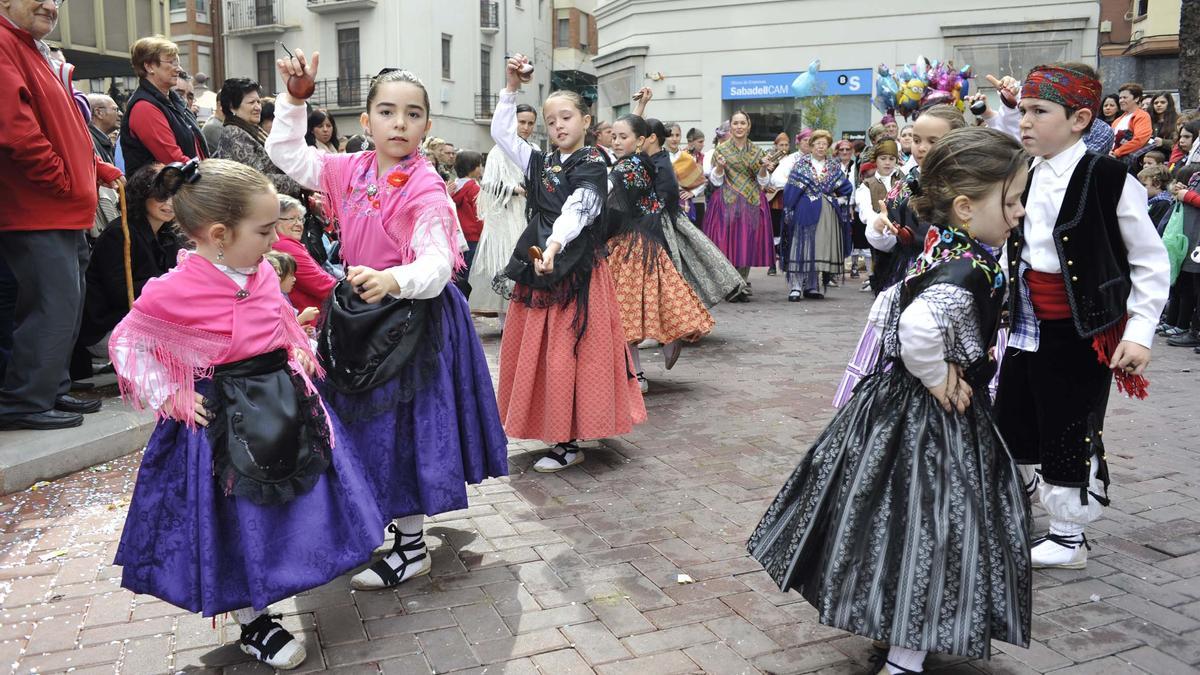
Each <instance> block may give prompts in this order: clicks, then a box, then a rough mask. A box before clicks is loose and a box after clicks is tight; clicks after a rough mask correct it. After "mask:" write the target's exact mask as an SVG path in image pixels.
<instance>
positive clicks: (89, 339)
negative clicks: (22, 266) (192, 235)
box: [71, 164, 184, 380]
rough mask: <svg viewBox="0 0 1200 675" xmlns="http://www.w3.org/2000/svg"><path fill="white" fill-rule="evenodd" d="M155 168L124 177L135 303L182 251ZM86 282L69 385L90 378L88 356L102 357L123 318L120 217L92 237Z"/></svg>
mask: <svg viewBox="0 0 1200 675" xmlns="http://www.w3.org/2000/svg"><path fill="white" fill-rule="evenodd" d="M160 169H162V165H161V164H148V165H146V166H144V167H142V168H140V169H138V170H137V172H135V173H134V174H133V175H132V176H130V177H129V181H128V183H127V184H126V186H125V195H126V202H127V204H128V209H129V234H130V261H131V263H132V265H131V266H132V269H133V295H134V297H135V298H136V297H137V296H139V295H141V293H142V287H143V286H145V285H146V282H147V281H149V280H150V279H153V278H154V277H157V276H161V275H163V274H166V273H167V271H168V270H170V269H171V268H172V267H174V266H175V258H176V256H178V255H179V250H180V249H181V248H183V241H184V240H183V237H182V236H181V235H180V234H179V233H178V231H177V230H176V229H175V210H174V208H173V207H172V205H171V196H170V194H168V193H167V192H166V191H165V190H163V189H162V187H161V186H159V185H156V183H155V178H156V177H157V176H158V172H159V170H160ZM86 279H87V292H86V294H85V295H84V301H83V320H82V322H81V323H80V327H79V339H78V340H77V341H76V343H75V352H74V354H73V355H72V358H71V379H72V380H83V379H87V378H89V377H91V376H92V356H93V354H94V355H96V356H100V357H102V358H104V357H105V356H106V354H107V347H106V345H105V341H106V339H107V337H108V334H109V332H111V331H112V329H113V328H115V327H116V325H117V323H119V322H120V321H121V319H123V318H125V315H126V314H128V313H129V295H128V290H127V287H126V284H125V235H124V233H123V232H122V231H121V219H120V218H117V219H115V220H113V221H112V222H111V223H109V224H108V227H106V228H104V231H103V232H101V233H100V236H99V237H97V238H96V243H95V245H94V246H93V247H92V259H91V262H90V263H89V264H88V268H87V275H86ZM89 348H91V349H89Z"/></svg>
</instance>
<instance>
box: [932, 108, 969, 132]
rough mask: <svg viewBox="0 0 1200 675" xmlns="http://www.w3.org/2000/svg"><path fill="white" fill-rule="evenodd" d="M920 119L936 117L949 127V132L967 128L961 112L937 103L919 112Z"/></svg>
mask: <svg viewBox="0 0 1200 675" xmlns="http://www.w3.org/2000/svg"><path fill="white" fill-rule="evenodd" d="M920 116H921V117H936V118H937V119H939V120H942V121H943V122H945V123H946V124H949V125H950V131H954V130H955V129H962V128H963V127H965V126H967V120H966V118H964V117H963V114H962V112H961V111H959V109H958V108H955V107H954V106H952V105H947V104H945V103H939V104H937V105H934V106H929V108H928V109H926V110H922V111H921V115H920Z"/></svg>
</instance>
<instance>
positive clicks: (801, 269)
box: [780, 155, 854, 297]
mask: <svg viewBox="0 0 1200 675" xmlns="http://www.w3.org/2000/svg"><path fill="white" fill-rule="evenodd" d="M853 192H854V186H853V185H852V184H851V183H850V179H849V178H847V177H846V174H845V173H844V172H843V171H842V167H841V165H840V164H839V163H838V162H836V161H834V160H825V161H823V162H822V161H820V160H817V159H814V158H813V157H812V156H811V155H805V156H803V157H801V158H800V159H799V160H798V161H797V162H796V164H795V166H794V167H792V172H791V174H790V175H789V176H788V182H787V185H786V186H785V187H784V188H783V220H784V227H783V238H782V241H781V242H780V249H781V251H782V256H781V258H782V265H783V269H784V271H785V272H786V273H787V280H788V284H789V286H790V287H791V289H792V291H793V297H795V295H796V292H797V291H799V292H807V293H809V294H810V295H814V296H820V295H823V294H824V283H823V282H824V279H823V278H824V277H826V276H827V275H833V274H837V275H840V274H841V273H842V270H843V268H844V265H845V260H846V253H845V249H844V246H845V239H846V235H845V233H846V231H847V230H846V228H848V227H849V225H850V213H849V210H848V208H847V205H846V203H845V199H846V198H847V197H849V196H850V195H851V193H853Z"/></svg>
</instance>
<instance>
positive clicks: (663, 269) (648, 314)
mask: <svg viewBox="0 0 1200 675" xmlns="http://www.w3.org/2000/svg"><path fill="white" fill-rule="evenodd" d="M649 166H650V158H648V157H647V156H646V155H645V154H644V153H637V154H635V155H631V156H629V157H625V158H622V159H619V160H617V163H616V164H614V165H613V168H612V171H611V172H610V173H609V176H608V181H609V193H608V209H607V210H606V211H605V218H606V220H607V222H608V223H609V225H608V226H607V227H606V229H607V230H608V231H609V232H611V233H613V234H612V237H611V238H610V239H609V243H608V246H609V256H608V264H609V269H610V270H611V271H612V278H613V285H614V287H615V288H616V292H617V303H618V304H620V306H621V324H622V325H623V326H624V328H625V340H626V341H628V342H641V341H642V340H645V339H647V338H652V339H655V340H658V341H659V342H661V343H663V344H664V345H665V344H668V343H671V342H674V341H676V340H685V341H688V342H695V341H696V340H699V339H700V338H701V337H703V336H705V335H708V334H709V333H710V332H711V331H712V327H713V324H714V322H713V318H712V315H711V314H709V313H708V310H707V309H705V307H704V304H703V303H702V302H701V301H700V298H699V297H697V296H696V293H695V291H693V290H692V287H691V286H689V285H688V283H687V282H686V281H684V279H683V277H682V276H681V275H680V274H679V271H678V270H677V269H675V265H674V263H672V262H671V258H670V256H669V255H667V247H666V239H665V238H664V234H663V222H664V221H665V219H666V218H667V214H666V210H665V204H664V201H663V198H662V197H661V196H660V195H659V194H658V193H657V192H656V191H655V189H654V178H653V177H652V176H651V172H652V170H651V169H648V167H649ZM670 175H671V176H674V171H671V172H670ZM678 194H679V192H678V190H676V192H675V197H676V199H678Z"/></svg>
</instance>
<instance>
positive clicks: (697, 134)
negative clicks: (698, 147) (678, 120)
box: [687, 127, 704, 143]
mask: <svg viewBox="0 0 1200 675" xmlns="http://www.w3.org/2000/svg"><path fill="white" fill-rule="evenodd" d="M703 136H704V132H703V131H700V130H699V129H697V128H696V127H692V128H691V129H688V132H687V140H688V143H691V142H692V141H694V140H696V139H697V138H701V137H703Z"/></svg>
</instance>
